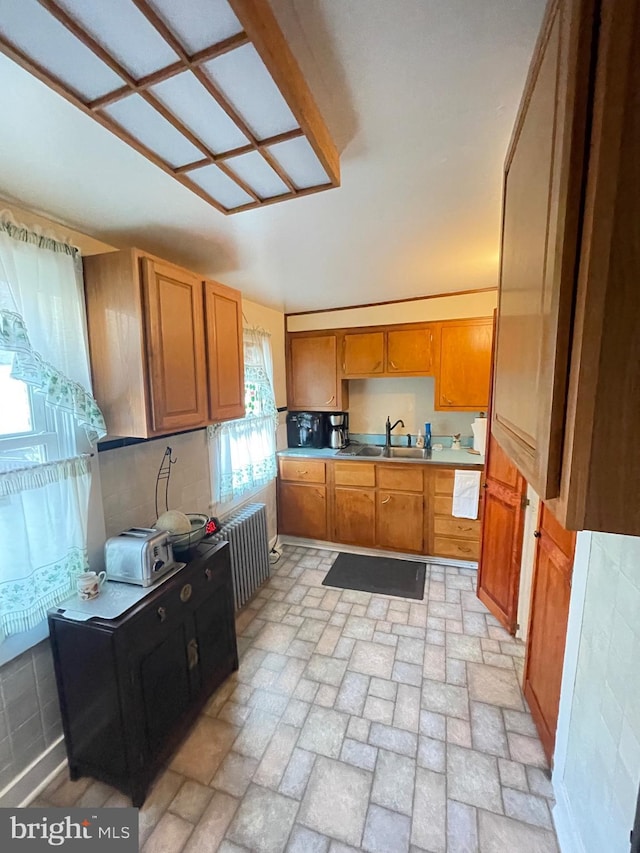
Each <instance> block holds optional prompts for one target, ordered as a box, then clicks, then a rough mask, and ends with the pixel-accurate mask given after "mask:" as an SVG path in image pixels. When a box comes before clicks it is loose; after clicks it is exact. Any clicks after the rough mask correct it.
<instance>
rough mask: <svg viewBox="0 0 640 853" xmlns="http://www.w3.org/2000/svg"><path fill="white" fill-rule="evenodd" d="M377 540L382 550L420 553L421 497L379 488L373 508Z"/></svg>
mask: <svg viewBox="0 0 640 853" xmlns="http://www.w3.org/2000/svg"><path fill="white" fill-rule="evenodd" d="M376 540H377V544H378V545H379V546H380V547H381V548H390V549H391V550H393V551H415V552H417V553H419V554H422V553H423V544H424V496H423V495H422V494H403V493H402V492H390V491H387V490H386V489H380V491H379V492H378V497H377V505H376Z"/></svg>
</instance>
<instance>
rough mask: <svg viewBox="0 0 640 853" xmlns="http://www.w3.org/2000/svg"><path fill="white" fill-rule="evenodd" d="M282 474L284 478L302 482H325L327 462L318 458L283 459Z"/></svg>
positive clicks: (281, 462)
mask: <svg viewBox="0 0 640 853" xmlns="http://www.w3.org/2000/svg"><path fill="white" fill-rule="evenodd" d="M280 476H281V477H282V479H283V480H294V481H296V482H302V483H324V482H325V464H324V462H318V461H317V460H316V459H281V460H280Z"/></svg>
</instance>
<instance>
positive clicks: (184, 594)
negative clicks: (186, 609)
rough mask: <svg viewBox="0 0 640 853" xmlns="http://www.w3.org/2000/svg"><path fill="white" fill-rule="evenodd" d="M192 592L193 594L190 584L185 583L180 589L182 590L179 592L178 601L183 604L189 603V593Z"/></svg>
mask: <svg viewBox="0 0 640 853" xmlns="http://www.w3.org/2000/svg"><path fill="white" fill-rule="evenodd" d="M192 592H193V589H192V587H191V584H190V583H186V584H185V585H184V586H183V587H182V589H181V590H180V601H182V602H185V603H186V602H187V601H189V599H190V598H191V593H192Z"/></svg>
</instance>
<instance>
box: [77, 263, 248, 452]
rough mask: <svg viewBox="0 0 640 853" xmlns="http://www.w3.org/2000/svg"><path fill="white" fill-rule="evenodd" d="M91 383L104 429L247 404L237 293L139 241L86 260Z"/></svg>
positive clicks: (228, 412)
mask: <svg viewBox="0 0 640 853" xmlns="http://www.w3.org/2000/svg"><path fill="white" fill-rule="evenodd" d="M84 281H85V294H86V304H87V319H88V322H87V326H88V331H89V346H90V350H91V371H92V376H93V388H94V394H95V396H96V400H97V401H98V405H99V406H100V407H101V409H102V411H103V413H104V416H105V420H106V423H107V431H108V433H109V435H112V436H116V435H121V436H133V437H136V438H150V437H152V436H156V435H162V434H164V433H169V432H179V431H180V430H186V429H193V428H196V427H200V426H205V425H206V424H208V423H211V421H213V420H223V419H226V418H235V417H241V416H242V414H243V412H244V405H243V404H244V364H243V350H242V308H241V299H240V293H239V292H238V291H237V290H233V289H232V288H228V287H225V286H224V285H220V284H217V283H215V282H206V284H205V283H204V281H203V279H202V277H201V276H199V275H197V274H195V273H192V272H189V271H188V270H185V269H182V268H181V267H178V266H175V265H174V264H170V263H167V262H166V261H163V260H162V259H161V258H156V257H153V256H151V255H148V254H146V253H143V252H139V251H138V250H137V249H128V250H123V251H121V252H108V253H105V254H102V255H91V256H89V257H87V258H85V259H84Z"/></svg>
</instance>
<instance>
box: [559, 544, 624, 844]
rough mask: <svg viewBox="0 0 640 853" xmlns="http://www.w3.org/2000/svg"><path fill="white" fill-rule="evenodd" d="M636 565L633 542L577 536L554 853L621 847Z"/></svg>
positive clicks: (561, 733) (565, 671) (562, 708)
mask: <svg viewBox="0 0 640 853" xmlns="http://www.w3.org/2000/svg"><path fill="white" fill-rule="evenodd" d="M586 538H590V547H589V548H582V547H581V542H582V541H584V540H585V539H586ZM639 566H640V537H632V536H618V535H613V534H605V533H593V534H580V535H579V537H578V548H577V551H576V561H575V564H574V574H573V588H572V602H571V611H570V615H569V628H568V632H567V652H566V654H565V665H564V673H563V687H562V698H561V703H560V718H559V723H558V739H557V744H556V756H555V759H556V760H555V770H554V788H555V789H556V796H557V799H558V805H557V807H556V810H555V812H554V817H555V819H556V823H557V825H558V832H559V837H560V840H561V845H562V850H563V853H569V851H576V853H577V851H584V852H585V853H602V851H604V850H606V851H611V853H627V851H628V849H629V831H630V829H631V827H632V826H633V819H634V814H635V807H636V795H637V793H638V783H639V781H640V620H639V618H638V617H639V614H640V571H639V570H638V567H639Z"/></svg>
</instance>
